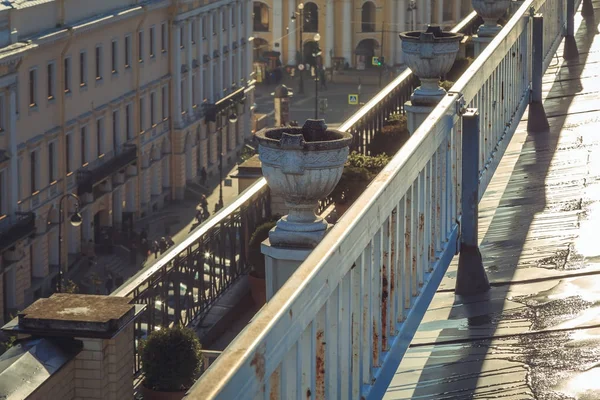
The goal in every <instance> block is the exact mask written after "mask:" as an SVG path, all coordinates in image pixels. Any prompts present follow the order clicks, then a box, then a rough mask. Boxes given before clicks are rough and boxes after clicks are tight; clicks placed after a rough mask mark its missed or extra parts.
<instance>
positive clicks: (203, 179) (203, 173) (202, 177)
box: [200, 167, 208, 186]
mask: <svg viewBox="0 0 600 400" xmlns="http://www.w3.org/2000/svg"><path fill="white" fill-rule="evenodd" d="M207 175H208V174H207V173H206V168H204V167H202V171H200V182H201V183H202V186H206V178H207Z"/></svg>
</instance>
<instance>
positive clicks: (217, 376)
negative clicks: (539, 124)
mask: <svg viewBox="0 0 600 400" xmlns="http://www.w3.org/2000/svg"><path fill="white" fill-rule="evenodd" d="M569 1H573V0H569ZM530 9H533V10H535V12H539V13H542V14H543V15H544V19H545V20H546V19H547V20H548V21H549V23H548V24H546V23H544V26H545V29H544V30H543V32H542V33H537V34H536V33H535V32H534V34H532V18H530ZM565 10H566V6H565V2H564V0H526V1H524V2H523V4H522V6H521V7H520V8H519V9H518V10H517V11H516V13H515V15H514V16H513V17H512V18H511V19H510V20H509V21H508V22H507V24H506V25H505V27H504V29H503V30H502V31H501V32H500V33H499V34H498V35H497V36H496V37H495V38H494V39H493V40H492V42H491V43H490V44H489V45H488V47H487V48H486V49H485V51H484V52H483V53H482V54H481V55H480V56H479V57H478V58H477V59H476V60H475V61H474V63H473V64H472V65H471V66H470V67H469V69H468V70H467V71H466V72H465V73H464V74H463V75H462V77H461V78H460V79H459V80H458V81H457V82H456V83H455V84H454V86H453V87H452V90H451V92H450V93H449V94H448V96H446V97H444V98H443V99H442V100H441V101H440V103H439V104H438V105H437V106H436V108H435V109H434V110H433V111H432V112H431V113H430V115H429V116H428V118H427V119H426V120H425V122H424V123H423V124H422V125H421V126H420V127H419V128H418V129H417V130H416V132H414V134H413V135H412V136H411V137H410V139H409V140H408V141H407V143H406V144H404V146H403V147H402V148H401V149H400V151H399V152H398V153H397V154H396V155H395V157H394V158H393V159H392V161H391V162H390V163H389V164H388V165H387V166H386V167H385V168H384V170H383V171H382V172H381V173H380V174H379V176H378V177H377V178H375V180H374V181H373V182H372V183H371V185H370V186H369V187H367V189H366V190H365V192H364V193H363V194H362V195H361V196H360V197H359V198H358V200H357V201H356V202H355V203H354V204H353V205H352V206H351V207H350V208H349V209H348V211H346V213H345V214H344V215H343V217H342V218H341V219H340V220H339V221H338V222H337V224H336V225H335V226H334V228H333V229H332V230H331V231H330V232H329V234H328V235H327V236H326V237H325V238H324V239H323V241H322V242H321V243H320V244H319V246H318V247H317V248H316V249H315V250H314V251H313V252H312V253H311V254H310V256H309V257H308V258H307V260H306V261H305V262H304V263H303V264H302V265H301V266H300V267H299V268H298V270H297V271H296V272H295V273H294V274H293V275H292V277H291V278H290V279H289V280H288V281H287V283H286V284H285V285H284V286H283V287H282V288H281V289H280V290H279V291H278V292H277V293H276V295H275V296H274V298H273V299H272V300H271V301H270V302H269V303H268V304H267V305H266V306H264V307H263V308H262V309H261V310H260V311H259V312H258V314H257V315H256V316H255V317H254V318H253V319H252V321H251V322H250V323H249V324H248V325H247V326H246V328H245V329H244V330H243V331H242V333H241V334H240V335H238V337H237V338H236V339H235V340H234V341H233V342H232V343H231V344H230V345H229V347H228V348H227V349H225V351H224V352H223V353H222V354H221V356H220V357H219V358H218V359H217V360H216V361H215V363H214V364H213V365H212V366H211V367H210V368H209V369H208V371H206V373H205V374H204V375H203V376H202V377H201V378H200V380H199V381H198V382H196V384H195V385H194V387H193V388H192V389H191V390H190V398H203V399H237V398H257V397H261V398H262V397H264V398H277V399H283V398H286V399H287V398H301V397H302V398H323V399H337V398H342V399H350V398H352V399H357V398H381V397H383V394H384V393H385V391H386V389H387V387H388V385H389V383H390V381H391V379H392V377H393V375H394V374H395V372H396V368H397V366H398V364H399V362H400V360H401V359H402V357H403V355H404V353H405V351H406V349H407V348H408V345H409V344H410V341H411V338H412V337H413V335H414V333H415V331H416V329H417V328H418V326H419V323H420V322H421V319H422V317H423V315H424V313H425V310H426V309H427V307H428V305H429V302H430V301H431V299H432V298H433V295H434V294H435V292H436V290H437V288H438V286H439V283H440V282H441V279H442V277H443V276H444V274H445V272H446V269H447V267H448V265H449V263H450V261H451V260H452V258H453V257H454V255H455V254H456V252H457V251H458V250H459V245H458V244H459V243H458V237H459V230H460V221H461V218H462V198H461V190H460V188H461V185H462V184H463V182H462V169H463V164H462V155H463V153H462V151H461V149H462V147H461V146H462V136H463V135H475V137H477V138H478V140H479V143H481V146H480V147H479V157H478V158H479V163H478V165H477V166H475V165H472V166H471V168H477V170H478V172H479V177H480V178H479V182H469V183H468V184H470V185H471V186H472V187H473V189H474V190H476V189H478V190H479V198H481V196H482V194H483V193H484V192H485V189H486V187H487V185H488V183H489V181H490V178H491V176H492V175H493V173H494V171H495V168H496V166H497V165H498V162H499V161H500V159H501V158H502V156H503V154H504V151H505V149H506V146H507V144H508V142H509V141H510V139H511V137H512V135H513V133H514V131H515V130H516V128H517V125H518V124H519V121H520V120H521V117H522V115H523V113H524V112H525V109H526V107H527V105H528V103H529V100H530V89H531V82H532V72H531V71H532V69H531V68H532V65H535V63H536V62H538V61H541V60H536V59H534V58H533V56H532V48H533V43H534V42H535V43H536V46H539V43H541V42H542V37H540V36H543V45H542V47H543V51H542V53H543V55H544V57H543V58H544V60H543V68H544V69H545V68H546V67H547V66H548V65H549V61H550V59H551V57H552V55H553V54H554V52H555V51H556V49H557V48H558V45H559V44H560V41H561V38H562V35H563V32H564V28H565V24H566V20H567V16H566V11H565ZM455 30H458V29H455ZM538 32H540V31H538ZM538 34H539V36H538ZM536 48H538V47H536ZM540 58H542V57H540ZM407 73H408V74H409V73H410V72H407ZM407 73H405V74H403V76H404V77H406V74H407ZM536 79H537V78H536ZM540 79H541V77H540ZM396 84H397V82H396ZM500 87H504V90H499V89H497V88H500ZM390 91H391V88H390V86H388V87H387V88H386V89H384V90H383V91H382V92H381V93H379V94H378V95H377V96H376V97H375V98H374V99H373V100H372V101H371V102H369V103H367V104H366V105H365V107H363V108H362V109H361V110H360V111H359V112H358V113H357V114H356V115H355V116H353V117H352V118H350V119H349V120H348V121H346V122H345V123H344V124H342V126H341V127H340V128H339V129H341V130H345V131H352V128H353V127H354V126H355V124H356V122H357V121H358V120H360V119H361V118H362V117H363V116H364V115H368V114H370V113H375V112H374V111H373V109H374V107H375V106H376V105H378V104H379V102H381V101H382V100H383V99H384V98H387V96H388V95H389V93H390ZM466 107H467V108H477V109H478V110H479V113H480V115H481V121H482V123H481V124H479V125H476V124H474V123H472V122H473V121H477V118H473V117H472V115H474V114H471V113H466V112H465V111H466ZM463 121H469V124H467V123H466V122H463ZM484 121H485V123H484ZM463 129H464V130H463ZM472 158H473V159H476V157H472ZM475 180H477V179H475ZM465 184H467V182H465ZM473 201H478V199H473ZM471 204H472V203H471Z"/></svg>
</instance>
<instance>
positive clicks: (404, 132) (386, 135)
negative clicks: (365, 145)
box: [369, 113, 410, 155]
mask: <svg viewBox="0 0 600 400" xmlns="http://www.w3.org/2000/svg"><path fill="white" fill-rule="evenodd" d="M409 136H410V135H409V134H408V128H407V120H406V116H405V115H403V114H400V113H395V114H392V115H390V116H389V117H388V119H387V121H386V123H385V125H384V126H383V128H382V129H381V131H379V132H377V133H375V136H374V137H373V139H372V140H371V143H370V144H369V150H370V151H371V154H374V155H378V154H384V153H385V154H388V155H394V154H396V152H397V151H398V150H400V147H402V145H403V144H404V143H406V141H407V140H408V138H409Z"/></svg>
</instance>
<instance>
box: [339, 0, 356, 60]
mask: <svg viewBox="0 0 600 400" xmlns="http://www.w3.org/2000/svg"><path fill="white" fill-rule="evenodd" d="M342 21H352V2H351V1H350V0H344V13H343V16H342ZM343 25H344V37H343V38H342V49H343V54H344V58H345V62H347V63H348V64H350V66H352V65H354V60H353V57H352V26H354V25H353V24H350V23H344V24H343Z"/></svg>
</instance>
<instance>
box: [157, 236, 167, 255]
mask: <svg viewBox="0 0 600 400" xmlns="http://www.w3.org/2000/svg"><path fill="white" fill-rule="evenodd" d="M159 247H160V254H162V253H164V252H165V251H167V240H166V239H165V237H164V236H163V237H161V238H160V244H159Z"/></svg>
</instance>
